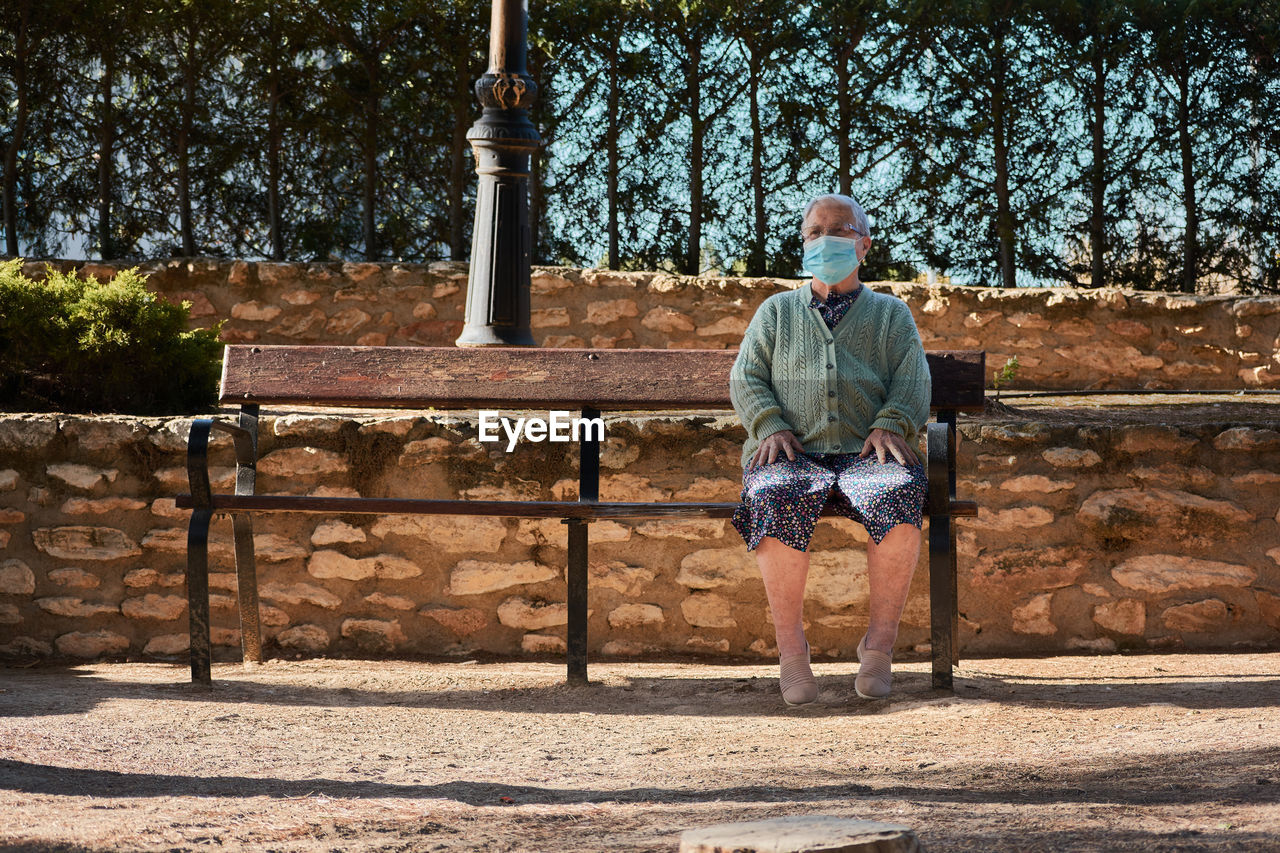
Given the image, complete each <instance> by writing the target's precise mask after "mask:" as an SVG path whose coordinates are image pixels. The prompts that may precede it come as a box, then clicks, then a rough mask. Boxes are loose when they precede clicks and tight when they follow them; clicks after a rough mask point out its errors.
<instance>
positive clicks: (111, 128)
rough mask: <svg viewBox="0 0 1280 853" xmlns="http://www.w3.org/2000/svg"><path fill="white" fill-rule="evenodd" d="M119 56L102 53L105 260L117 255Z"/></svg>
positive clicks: (101, 234) (101, 239)
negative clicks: (114, 191)
mask: <svg viewBox="0 0 1280 853" xmlns="http://www.w3.org/2000/svg"><path fill="white" fill-rule="evenodd" d="M115 76H116V56H115V52H114V51H113V50H111V49H110V48H108V49H107V50H104V51H103V52H102V79H101V80H99V81H98V91H99V96H100V97H101V99H102V124H101V125H100V126H99V128H98V253H99V255H101V257H102V259H103V260H104V261H109V260H111V259H112V258H114V257H115V256H116V247H115V240H114V238H113V237H112V233H111V232H112V226H111V172H112V169H111V167H112V160H113V158H114V156H115V155H114V152H113V150H112V149H113V148H114V146H115V136H116V125H115V120H116V117H115V109H114V104H113V102H112V96H113V90H114V88H115Z"/></svg>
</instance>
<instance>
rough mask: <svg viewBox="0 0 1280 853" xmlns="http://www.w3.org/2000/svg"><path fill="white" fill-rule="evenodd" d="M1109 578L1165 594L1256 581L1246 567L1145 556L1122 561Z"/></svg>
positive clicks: (1254, 574) (1136, 588) (1169, 556)
mask: <svg viewBox="0 0 1280 853" xmlns="http://www.w3.org/2000/svg"><path fill="white" fill-rule="evenodd" d="M1111 576H1112V577H1113V578H1115V579H1116V583H1118V584H1120V585H1121V586H1123V587H1125V588H1126V589H1133V590H1138V591H1141V592H1150V593H1166V592H1172V591H1174V590H1177V589H1201V588H1206V587H1215V586H1248V585H1249V584H1251V583H1253V581H1254V580H1255V579H1256V578H1257V572H1255V571H1254V570H1253V569H1251V568H1249V567H1248V566H1241V565H1236V564H1234V563H1223V562H1218V561H1216V560H1200V559H1197V558H1195V557H1184V556H1181V555H1178V554H1148V555H1144V556H1141V557H1132V558H1130V559H1128V560H1125V561H1124V562H1123V563H1121V564H1120V565H1118V566H1116V567H1115V568H1114V569H1112V570H1111Z"/></svg>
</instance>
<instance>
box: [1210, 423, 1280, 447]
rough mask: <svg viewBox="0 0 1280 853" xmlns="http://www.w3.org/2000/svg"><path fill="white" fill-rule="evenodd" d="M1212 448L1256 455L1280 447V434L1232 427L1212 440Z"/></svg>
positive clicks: (1273, 431)
mask: <svg viewBox="0 0 1280 853" xmlns="http://www.w3.org/2000/svg"><path fill="white" fill-rule="evenodd" d="M1213 446H1214V448H1216V449H1217V450H1221V451H1224V452H1242V453H1258V452H1260V451H1267V450H1275V449H1276V448H1278V447H1280V432H1276V431H1275V430H1273V429H1254V428H1252V427H1234V428H1232V429H1228V430H1224V431H1222V432H1220V433H1218V435H1217V436H1216V437H1215V438H1214V439H1213Z"/></svg>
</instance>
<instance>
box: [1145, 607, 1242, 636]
mask: <svg viewBox="0 0 1280 853" xmlns="http://www.w3.org/2000/svg"><path fill="white" fill-rule="evenodd" d="M1230 616H1231V612H1230V611H1229V610H1228V609H1227V605H1226V604H1224V603H1223V602H1221V601H1219V600H1218V599H1216V598H1206V599H1204V600H1203V601H1193V602H1191V603H1190V604H1175V605H1174V606H1173V607H1168V608H1166V609H1165V611H1164V613H1162V614H1161V615H1160V618H1161V620H1162V621H1163V622H1164V624H1165V627H1167V628H1169V629H1170V630H1173V631H1183V632H1186V633H1193V634H1202V633H1208V632H1210V631H1216V630H1218V629H1219V628H1221V627H1222V626H1223V623H1225V622H1226V621H1227V620H1228V619H1229V618H1230Z"/></svg>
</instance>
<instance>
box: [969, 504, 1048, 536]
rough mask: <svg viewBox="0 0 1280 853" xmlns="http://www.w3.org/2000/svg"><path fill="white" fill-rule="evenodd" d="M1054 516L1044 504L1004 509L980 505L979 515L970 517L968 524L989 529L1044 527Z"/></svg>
mask: <svg viewBox="0 0 1280 853" xmlns="http://www.w3.org/2000/svg"><path fill="white" fill-rule="evenodd" d="M1053 517H1054V516H1053V513H1052V512H1050V511H1049V510H1047V509H1045V508H1044V507H1042V506H1019V507H1012V508H1010V509H1002V510H990V509H987V508H986V507H984V506H979V507H978V517H977V518H971V519H969V520H968V524H969V525H971V526H973V527H981V528H985V529H987V530H1010V529H1013V528H1026V527H1043V526H1044V525H1046V524H1051V523H1052V522H1053Z"/></svg>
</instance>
